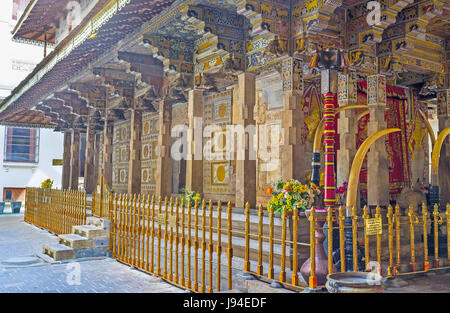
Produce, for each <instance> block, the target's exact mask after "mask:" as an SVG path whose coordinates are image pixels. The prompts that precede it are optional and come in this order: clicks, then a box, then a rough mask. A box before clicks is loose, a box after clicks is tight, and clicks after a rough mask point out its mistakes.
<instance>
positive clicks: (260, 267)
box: [256, 205, 264, 275]
mask: <svg viewBox="0 0 450 313" xmlns="http://www.w3.org/2000/svg"><path fill="white" fill-rule="evenodd" d="M258 216H259V221H258V267H257V268H256V273H257V274H258V275H263V274H264V272H263V265H262V249H263V248H262V242H263V241H262V235H263V216H264V213H263V207H262V205H259V209H258Z"/></svg>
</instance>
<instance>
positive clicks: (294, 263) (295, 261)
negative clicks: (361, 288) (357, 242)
mask: <svg viewBox="0 0 450 313" xmlns="http://www.w3.org/2000/svg"><path fill="white" fill-rule="evenodd" d="M261 207H262V205H261ZM329 225H330V224H329ZM292 230H293V231H292V232H293V238H292V239H293V243H292V250H293V253H292V268H293V269H294V270H293V271H292V279H291V284H292V285H294V286H297V285H298V272H297V269H298V249H297V238H298V208H297V207H294V214H293V215H292ZM328 238H333V236H329V237H328ZM329 246H331V247H332V244H331V245H329ZM328 251H330V250H329V249H328ZM330 255H331V254H330ZM330 259H331V258H330ZM329 273H331V271H330V272H329Z"/></svg>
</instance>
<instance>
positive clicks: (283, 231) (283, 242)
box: [280, 210, 286, 283]
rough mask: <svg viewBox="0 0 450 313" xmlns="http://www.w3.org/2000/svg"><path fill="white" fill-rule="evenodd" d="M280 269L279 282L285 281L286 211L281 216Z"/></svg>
mask: <svg viewBox="0 0 450 313" xmlns="http://www.w3.org/2000/svg"><path fill="white" fill-rule="evenodd" d="M280 265H281V269H280V281H281V282H283V283H284V282H285V281H286V211H285V210H283V213H282V214H281V264H280Z"/></svg>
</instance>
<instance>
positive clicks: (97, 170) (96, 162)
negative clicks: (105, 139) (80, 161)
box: [93, 133, 102, 189]
mask: <svg viewBox="0 0 450 313" xmlns="http://www.w3.org/2000/svg"><path fill="white" fill-rule="evenodd" d="M100 136H101V134H99V133H97V134H95V143H94V174H93V175H94V178H93V179H94V189H95V187H96V186H97V182H98V176H99V175H100V172H101V168H100V164H99V161H100V159H101V155H100V151H101V149H102V147H101V146H100Z"/></svg>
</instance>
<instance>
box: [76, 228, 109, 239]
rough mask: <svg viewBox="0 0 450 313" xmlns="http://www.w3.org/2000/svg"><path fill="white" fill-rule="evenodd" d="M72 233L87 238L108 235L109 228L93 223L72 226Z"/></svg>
mask: <svg viewBox="0 0 450 313" xmlns="http://www.w3.org/2000/svg"><path fill="white" fill-rule="evenodd" d="M72 233H73V234H76V235H80V236H82V237H86V238H88V239H94V238H98V237H107V236H109V230H107V229H103V228H101V227H97V226H94V225H78V226H72Z"/></svg>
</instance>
